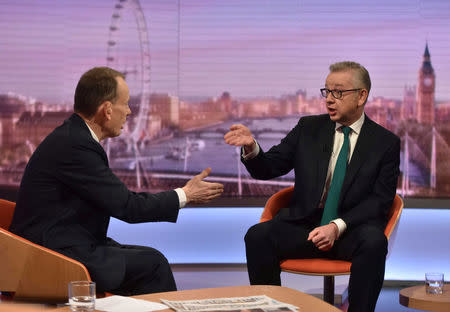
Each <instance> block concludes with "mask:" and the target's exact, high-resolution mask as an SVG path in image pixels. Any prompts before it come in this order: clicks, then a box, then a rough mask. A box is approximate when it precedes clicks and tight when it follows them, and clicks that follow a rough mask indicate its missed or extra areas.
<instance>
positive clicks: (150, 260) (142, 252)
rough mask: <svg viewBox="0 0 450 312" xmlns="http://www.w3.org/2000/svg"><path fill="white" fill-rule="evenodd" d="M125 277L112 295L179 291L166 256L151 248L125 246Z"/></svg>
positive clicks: (123, 248)
mask: <svg viewBox="0 0 450 312" xmlns="http://www.w3.org/2000/svg"><path fill="white" fill-rule="evenodd" d="M121 253H122V254H123V255H124V257H125V264H126V270H125V276H124V279H123V281H122V283H121V285H120V286H119V288H118V289H115V290H111V292H112V293H115V294H120V295H140V294H149V293H155V292H164V291H174V290H177V288H176V284H175V280H174V278H173V274H172V270H171V268H170V265H169V263H168V261H167V259H166V257H164V255H163V254H162V253H161V252H159V251H158V250H156V249H154V248H151V247H143V246H130V245H123V246H122V247H121Z"/></svg>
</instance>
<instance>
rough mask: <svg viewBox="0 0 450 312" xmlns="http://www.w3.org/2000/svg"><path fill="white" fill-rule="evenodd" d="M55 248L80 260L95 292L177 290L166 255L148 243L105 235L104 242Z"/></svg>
mask: <svg viewBox="0 0 450 312" xmlns="http://www.w3.org/2000/svg"><path fill="white" fill-rule="evenodd" d="M55 250H56V251H58V252H60V253H62V254H64V255H66V256H68V257H71V258H74V259H76V260H78V261H80V262H81V263H83V264H84V265H85V266H86V268H87V270H88V271H89V274H90V275H91V278H92V280H93V281H94V282H95V283H96V289H97V291H98V292H105V291H106V292H110V293H113V294H117V295H123V296H132V295H141V294H149V293H156V292H164V291H174V290H177V287H176V284H175V280H174V278H173V274H172V270H171V268H170V266H169V263H168V261H167V259H166V257H164V255H163V254H162V253H160V252H159V251H158V250H156V249H154V248H151V247H144V246H134V245H122V244H119V243H117V242H115V241H114V240H112V239H108V240H107V243H106V244H105V245H99V246H95V245H88V246H74V247H68V248H64V249H55Z"/></svg>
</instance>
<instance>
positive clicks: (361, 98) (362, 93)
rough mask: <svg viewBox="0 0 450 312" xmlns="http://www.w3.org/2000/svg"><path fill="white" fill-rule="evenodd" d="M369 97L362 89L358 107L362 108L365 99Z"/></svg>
mask: <svg viewBox="0 0 450 312" xmlns="http://www.w3.org/2000/svg"><path fill="white" fill-rule="evenodd" d="M368 96H369V92H367V90H366V89H362V90H361V92H360V93H359V99H358V106H363V105H364V103H366V101H367V97H368Z"/></svg>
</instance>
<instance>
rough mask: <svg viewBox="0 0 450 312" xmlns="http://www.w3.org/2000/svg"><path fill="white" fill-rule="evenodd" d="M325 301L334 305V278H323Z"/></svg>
mask: <svg viewBox="0 0 450 312" xmlns="http://www.w3.org/2000/svg"><path fill="white" fill-rule="evenodd" d="M323 300H324V301H325V302H328V303H329V304H331V305H334V276H333V275H332V276H324V277H323Z"/></svg>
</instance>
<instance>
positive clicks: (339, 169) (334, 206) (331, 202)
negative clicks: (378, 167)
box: [320, 126, 351, 225]
mask: <svg viewBox="0 0 450 312" xmlns="http://www.w3.org/2000/svg"><path fill="white" fill-rule="evenodd" d="M341 130H342V132H343V133H344V143H343V144H342V147H341V151H340V152H339V156H338V159H337V161H336V166H335V167H334V172H333V179H332V180H331V185H330V189H329V190H328V195H327V200H326V201H325V207H324V208H323V215H322V220H321V221H320V225H325V224H328V223H330V221H331V220H334V219H336V218H337V216H338V214H337V210H338V203H339V196H340V194H341V189H342V184H343V183H344V178H345V172H346V171H347V159H348V150H349V139H348V135H349V133H350V130H351V129H350V128H349V127H346V126H343V127H341Z"/></svg>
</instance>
